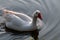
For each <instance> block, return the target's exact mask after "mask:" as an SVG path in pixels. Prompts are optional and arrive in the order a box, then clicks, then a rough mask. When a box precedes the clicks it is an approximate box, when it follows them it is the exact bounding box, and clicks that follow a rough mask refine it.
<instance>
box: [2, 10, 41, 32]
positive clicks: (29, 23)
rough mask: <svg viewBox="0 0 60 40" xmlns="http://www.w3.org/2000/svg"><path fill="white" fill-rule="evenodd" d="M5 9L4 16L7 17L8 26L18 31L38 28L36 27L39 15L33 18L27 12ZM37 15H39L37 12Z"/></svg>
mask: <svg viewBox="0 0 60 40" xmlns="http://www.w3.org/2000/svg"><path fill="white" fill-rule="evenodd" d="M3 11H4V13H5V14H4V17H5V19H6V26H7V27H8V28H11V29H14V30H18V31H32V30H36V29H37V27H36V21H37V17H33V18H31V17H29V16H28V15H26V14H23V13H18V12H14V11H10V10H3ZM35 12H38V13H40V11H35ZM35 12H34V13H35ZM33 16H34V15H33ZM35 16H37V15H36V14H35ZM40 19H41V16H40Z"/></svg>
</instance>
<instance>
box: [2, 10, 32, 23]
mask: <svg viewBox="0 0 60 40" xmlns="http://www.w3.org/2000/svg"><path fill="white" fill-rule="evenodd" d="M3 11H4V12H5V13H10V14H14V15H16V16H18V17H20V18H21V19H23V20H24V21H27V22H31V21H32V18H31V17H29V16H28V15H26V14H25V13H19V12H15V11H10V10H7V9H4V10H3Z"/></svg>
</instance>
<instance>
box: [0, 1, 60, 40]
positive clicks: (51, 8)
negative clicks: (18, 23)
mask: <svg viewBox="0 0 60 40" xmlns="http://www.w3.org/2000/svg"><path fill="white" fill-rule="evenodd" d="M59 4H60V0H4V1H2V0H0V9H1V8H6V9H9V10H14V11H17V12H23V13H26V14H28V15H29V16H31V17H32V13H33V12H34V11H35V10H37V9H38V10H40V11H41V12H42V16H43V22H44V23H45V26H44V28H43V29H42V30H41V31H40V32H39V40H60V31H59V30H60V5H59Z"/></svg>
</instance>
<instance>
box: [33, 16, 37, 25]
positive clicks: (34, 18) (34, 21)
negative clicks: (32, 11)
mask: <svg viewBox="0 0 60 40" xmlns="http://www.w3.org/2000/svg"><path fill="white" fill-rule="evenodd" d="M36 21H37V17H35V16H34V17H33V20H32V25H33V26H36Z"/></svg>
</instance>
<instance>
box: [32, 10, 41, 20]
mask: <svg viewBox="0 0 60 40" xmlns="http://www.w3.org/2000/svg"><path fill="white" fill-rule="evenodd" d="M33 14H34V17H37V18H39V19H41V20H42V16H41V12H40V11H39V10H36V11H35V12H34V13H33Z"/></svg>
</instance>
